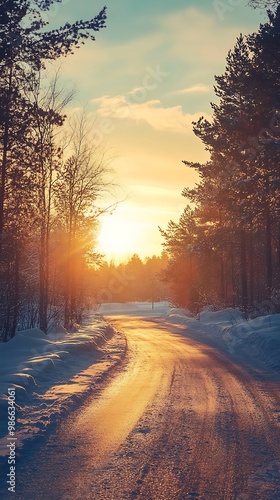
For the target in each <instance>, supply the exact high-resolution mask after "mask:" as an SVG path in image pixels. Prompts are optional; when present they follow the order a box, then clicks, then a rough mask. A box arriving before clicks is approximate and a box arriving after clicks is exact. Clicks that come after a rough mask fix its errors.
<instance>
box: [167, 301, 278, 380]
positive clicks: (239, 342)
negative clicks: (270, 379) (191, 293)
mask: <svg viewBox="0 0 280 500" xmlns="http://www.w3.org/2000/svg"><path fill="white" fill-rule="evenodd" d="M166 320H167V321H169V322H170V323H173V324H176V325H181V326H182V327H184V326H185V327H188V332H189V333H190V332H194V333H197V334H198V335H199V336H200V338H201V336H202V337H204V338H205V339H208V340H212V341H214V343H216V344H219V345H221V346H222V347H223V348H225V349H226V350H227V351H228V352H230V353H235V354H238V353H240V352H243V353H246V355H249V356H251V357H253V358H255V359H256V360H258V361H261V362H262V363H263V364H264V365H265V366H266V367H267V368H270V369H272V370H275V371H278V372H279V371H280V314H275V315H268V316H262V317H259V318H255V319H249V320H245V319H244V317H243V315H242V313H241V311H240V310H238V309H224V310H221V311H214V310H213V309H211V307H207V308H204V309H203V310H202V311H201V312H200V313H199V314H198V315H197V316H196V317H192V316H191V315H190V314H189V312H188V311H185V310H182V309H171V310H170V311H169V312H168V314H167V315H166Z"/></svg>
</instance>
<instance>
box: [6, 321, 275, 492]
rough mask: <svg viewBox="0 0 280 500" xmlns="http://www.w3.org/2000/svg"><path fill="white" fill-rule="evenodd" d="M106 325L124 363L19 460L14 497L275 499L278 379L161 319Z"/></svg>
mask: <svg viewBox="0 0 280 500" xmlns="http://www.w3.org/2000/svg"><path fill="white" fill-rule="evenodd" d="M111 322H112V323H113V325H114V327H115V328H116V329H117V330H119V331H121V332H123V333H124V334H125V335H126V337H127V342H128V355H127V358H126V361H125V363H124V365H123V366H122V367H121V368H120V369H119V372H118V373H116V374H115V375H114V377H113V378H112V380H110V382H109V383H107V385H106V386H105V387H104V388H103V389H102V390H101V392H100V394H98V395H94V396H93V397H92V398H91V399H90V400H89V401H88V402H87V404H86V405H84V406H83V407H81V408H80V409H79V410H77V411H76V412H74V413H73V414H71V415H69V417H68V418H67V419H65V421H63V423H62V425H61V426H60V427H59V428H58V429H57V431H56V433H55V434H52V435H50V436H49V437H48V439H47V440H46V441H45V442H44V444H43V445H36V446H35V447H34V450H33V452H31V453H30V454H29V456H28V457H25V458H24V456H23V457H22V459H21V461H20V463H19V465H18V486H17V494H16V498H20V499H21V500H27V499H31V498H32V499H33V500H36V499H44V500H45V499H46V498H50V499H52V500H78V499H79V500H81V499H83V500H86V499H87V500H90V499H93V500H95V499H96V500H99V499H100V500H109V499H110V500H126V499H143V500H144V499H145V500H177V499H178V500H179V499H180V500H185V499H203V500H233V499H236V500H255V499H261V500H276V499H278V500H279V498H280V405H279V400H280V395H279V382H277V381H276V380H275V379H274V380H273V378H271V379H269V377H267V376H266V377H264V376H263V375H262V373H261V372H258V371H255V372H253V371H252V370H251V371H248V370H246V369H245V368H244V367H242V366H240V365H238V364H236V363H234V362H233V361H230V360H229V359H228V358H227V357H226V356H225V355H223V354H221V352H219V351H218V350H217V349H214V348H213V347H209V346H208V345H205V344H202V343H199V342H197V341H195V340H194V339H192V338H191V337H190V338H188V337H187V336H185V335H184V336H183V335H181V333H180V330H179V328H178V329H176V327H174V326H171V325H169V324H168V323H164V321H162V320H160V319H156V318H150V319H147V318H141V317H132V316H115V317H114V318H112V319H111ZM46 495H47V496H46Z"/></svg>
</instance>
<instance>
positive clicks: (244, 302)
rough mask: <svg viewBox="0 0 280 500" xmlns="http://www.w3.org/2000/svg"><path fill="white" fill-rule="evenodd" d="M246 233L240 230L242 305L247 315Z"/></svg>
mask: <svg viewBox="0 0 280 500" xmlns="http://www.w3.org/2000/svg"><path fill="white" fill-rule="evenodd" d="M246 247H247V244H246V233H245V230H244V229H241V230H240V270H241V304H242V307H243V309H244V311H245V314H247V310H248V286H247V258H246V257H247V256H246Z"/></svg>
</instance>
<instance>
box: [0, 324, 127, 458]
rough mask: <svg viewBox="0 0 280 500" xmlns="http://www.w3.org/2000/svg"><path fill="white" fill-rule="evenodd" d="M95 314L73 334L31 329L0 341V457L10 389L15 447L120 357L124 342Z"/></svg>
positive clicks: (4, 446)
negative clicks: (14, 410) (14, 419)
mask: <svg viewBox="0 0 280 500" xmlns="http://www.w3.org/2000/svg"><path fill="white" fill-rule="evenodd" d="M113 334H114V331H113V329H112V328H111V327H110V326H109V325H108V324H107V323H106V322H105V321H104V320H103V318H102V317H101V316H100V315H99V314H92V315H90V316H89V317H88V319H87V322H86V324H85V326H84V327H82V328H80V329H79V331H77V332H75V333H67V332H66V331H65V330H64V329H63V328H60V329H59V330H58V331H56V332H55V333H52V334H50V335H48V336H46V335H45V334H44V333H43V332H42V331H40V330H39V329H37V328H33V329H31V330H26V331H22V332H18V333H17V335H16V336H15V337H14V338H13V339H11V340H10V341H9V342H7V343H2V344H0V359H1V365H0V422H1V424H0V456H5V455H7V454H8V451H7V436H8V418H7V416H8V415H7V414H8V396H9V388H15V405H16V414H17V419H16V436H17V449H19V448H20V447H21V446H22V445H23V444H24V442H25V441H26V440H27V439H30V438H33V437H34V436H37V435H39V434H41V433H42V432H44V430H45V429H46V428H47V427H48V426H49V425H50V424H52V423H54V422H55V423H57V421H58V420H59V419H60V418H61V417H62V416H63V415H65V414H66V413H67V412H68V411H69V409H70V408H73V407H74V406H75V405H77V402H78V401H82V400H83V399H85V397H86V396H87V395H88V394H89V392H91V391H92V390H93V388H94V387H95V386H96V385H97V387H98V384H100V382H101V381H102V380H103V379H104V377H105V376H106V374H108V372H109V371H110V370H111V368H112V367H114V366H115V364H116V363H117V362H118V361H119V360H120V358H121V357H122V354H123V351H124V349H125V345H124V341H123V340H122V339H121V337H120V336H119V335H118V334H116V335H115V336H114V337H113Z"/></svg>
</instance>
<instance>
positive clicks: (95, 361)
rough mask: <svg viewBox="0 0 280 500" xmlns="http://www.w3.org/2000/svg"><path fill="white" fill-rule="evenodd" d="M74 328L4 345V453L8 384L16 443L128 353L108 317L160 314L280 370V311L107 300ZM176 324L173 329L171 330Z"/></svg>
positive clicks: (29, 334)
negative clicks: (245, 312) (253, 313)
mask: <svg viewBox="0 0 280 500" xmlns="http://www.w3.org/2000/svg"><path fill="white" fill-rule="evenodd" d="M99 312H100V314H94V313H93V314H92V315H91V316H89V318H88V320H87V323H86V324H85V326H84V327H83V328H81V329H80V330H79V331H78V332H76V333H67V332H65V331H64V330H63V329H61V330H60V331H57V332H56V333H52V334H51V335H48V336H45V334H44V333H43V332H41V331H40V330H38V329H33V330H28V331H24V332H21V333H18V334H17V335H16V337H15V338H14V339H12V340H10V341H9V342H8V343H6V344H0V359H1V364H0V456H6V455H8V451H9V449H8V450H7V438H8V407H9V404H10V406H11V405H12V406H13V398H12V400H11V398H10V401H9V389H11V388H13V389H15V410H16V413H17V420H16V436H17V449H19V448H20V447H21V446H22V444H23V443H24V442H25V441H26V440H27V439H30V438H32V437H34V436H37V435H40V434H41V433H43V432H44V431H45V429H47V428H48V429H49V428H50V426H52V425H53V424H56V423H57V422H58V421H59V420H60V419H61V418H62V417H63V416H64V415H65V414H66V413H67V412H69V411H70V409H73V408H75V406H77V404H78V403H79V402H82V401H83V400H84V399H86V397H87V396H88V395H89V394H90V393H91V392H93V391H98V388H99V387H100V382H102V381H103V380H104V379H105V378H106V376H107V375H108V373H110V371H111V369H113V367H114V366H116V364H118V363H119V362H120V360H121V359H123V356H124V354H125V352H126V343H125V339H124V337H123V336H122V335H121V334H119V333H115V335H114V332H113V330H112V328H111V327H110V326H109V325H108V324H107V323H106V322H105V321H104V319H103V318H102V316H101V314H102V315H104V316H114V315H123V314H125V315H132V316H138V315H139V316H141V317H143V316H146V317H155V318H158V317H160V318H161V319H162V320H163V321H166V322H169V323H170V324H173V325H176V328H177V329H178V328H179V330H180V333H181V334H182V335H191V336H193V337H194V338H196V339H197V340H200V341H207V342H208V343H210V344H212V345H214V346H215V347H218V348H219V349H221V350H223V351H227V352H229V353H231V354H235V355H238V354H240V353H241V354H242V353H244V354H245V355H246V356H247V355H249V356H251V357H252V359H255V360H257V361H261V362H262V363H263V365H264V366H265V367H266V368H267V369H269V370H273V371H278V372H279V371H280V314H278V315H270V316H264V317H259V318H256V319H252V320H248V321H246V320H244V318H243V317H242V314H241V312H240V311H239V310H237V309H225V310H222V311H213V310H211V308H210V307H208V308H205V309H204V310H203V311H202V312H201V313H200V314H199V315H198V316H197V317H194V316H193V315H191V313H189V312H188V311H186V310H184V309H175V308H170V306H169V304H168V303H167V302H160V303H155V304H151V303H147V302H145V303H130V304H104V305H102V306H101V307H100V310H99ZM171 331H172V329H171Z"/></svg>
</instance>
